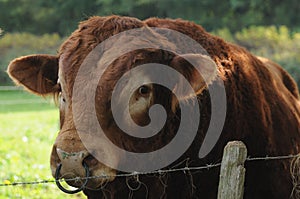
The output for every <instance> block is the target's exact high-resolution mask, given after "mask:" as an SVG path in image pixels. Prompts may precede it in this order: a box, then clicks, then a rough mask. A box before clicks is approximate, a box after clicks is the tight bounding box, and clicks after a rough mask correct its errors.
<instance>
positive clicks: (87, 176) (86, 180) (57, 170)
mask: <svg viewBox="0 0 300 199" xmlns="http://www.w3.org/2000/svg"><path fill="white" fill-rule="evenodd" d="M82 166H83V167H84V169H85V181H84V183H83V184H82V185H81V187H79V188H78V189H75V190H68V189H66V188H64V187H63V186H62V185H61V184H60V180H59V174H60V170H61V167H62V164H59V165H58V167H57V169H56V171H55V183H56V185H57V187H58V188H59V189H60V190H61V191H63V192H65V193H67V194H75V193H78V192H80V191H82V190H83V189H84V188H85V186H86V185H87V183H88V181H89V176H90V171H89V167H88V166H87V164H85V162H83V164H82ZM65 181H68V179H66V180H65Z"/></svg>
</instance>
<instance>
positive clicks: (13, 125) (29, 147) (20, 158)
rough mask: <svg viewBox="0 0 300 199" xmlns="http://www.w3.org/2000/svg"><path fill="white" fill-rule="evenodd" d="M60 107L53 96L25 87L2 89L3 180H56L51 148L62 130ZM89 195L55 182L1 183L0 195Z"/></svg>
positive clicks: (29, 198) (0, 173) (0, 161)
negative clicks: (71, 192) (39, 94)
mask: <svg viewBox="0 0 300 199" xmlns="http://www.w3.org/2000/svg"><path fill="white" fill-rule="evenodd" d="M58 117H59V115H58V110H57V108H56V107H55V105H54V104H53V103H51V100H50V99H43V98H40V97H36V96H33V95H31V94H28V93H26V92H24V91H0V184H11V183H13V182H28V181H40V180H53V178H52V176H51V172H50V166H49V165H50V161H49V160H50V152H51V149H52V144H53V142H54V140H55V137H56V135H57V133H58V126H59V124H58ZM4 198H5V199H7V198H12V199H15V198H22V199H37V198H39V199H40V198H43V199H46V198H47V199H49V198H71V199H74V198H77V199H78V198H85V197H83V194H82V193H80V194H75V195H68V194H65V193H63V192H61V191H60V190H59V189H58V188H57V187H56V185H55V183H47V184H37V185H22V186H1V187H0V199H4Z"/></svg>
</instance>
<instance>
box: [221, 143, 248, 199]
mask: <svg viewBox="0 0 300 199" xmlns="http://www.w3.org/2000/svg"><path fill="white" fill-rule="evenodd" d="M246 157H247V148H246V146H245V144H244V143H243V142H240V141H233V142H229V143H228V144H227V145H226V146H225V148H224V153H223V158H222V164H221V172H220V182H219V190H218V199H242V198H243V194H244V181H245V171H246V169H245V168H244V162H245V160H246Z"/></svg>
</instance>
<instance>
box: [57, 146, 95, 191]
mask: <svg viewBox="0 0 300 199" xmlns="http://www.w3.org/2000/svg"><path fill="white" fill-rule="evenodd" d="M56 152H57V155H58V157H59V159H60V161H61V163H60V164H59V165H58V167H57V169H56V172H55V180H56V184H57V186H58V188H59V189H60V190H62V191H63V192H65V193H68V194H74V193H78V192H80V191H82V190H83V189H84V188H85V186H86V185H87V183H88V180H89V175H90V171H89V168H88V165H87V164H86V163H85V162H84V159H85V158H86V157H88V156H89V153H88V152H87V151H80V152H74V153H68V152H65V151H63V150H61V149H59V148H57V149H56ZM61 178H64V179H65V181H66V182H67V183H68V184H71V185H75V186H76V187H78V186H79V188H78V189H75V190H67V189H66V188H64V187H63V186H62V185H61V184H60V181H59V179H61Z"/></svg>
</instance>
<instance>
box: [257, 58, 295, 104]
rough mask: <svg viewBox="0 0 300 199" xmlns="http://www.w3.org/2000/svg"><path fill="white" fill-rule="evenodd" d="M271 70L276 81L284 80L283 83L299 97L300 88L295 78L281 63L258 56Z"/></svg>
mask: <svg viewBox="0 0 300 199" xmlns="http://www.w3.org/2000/svg"><path fill="white" fill-rule="evenodd" d="M257 58H258V59H259V60H260V61H261V62H262V63H263V64H264V65H265V66H266V67H267V68H268V70H269V71H270V72H271V74H272V75H273V76H274V78H275V79H276V81H279V82H282V83H283V85H284V86H285V87H286V88H287V89H288V90H289V91H290V92H291V93H292V94H293V95H294V96H295V97H296V98H298V99H299V90H298V86H297V84H296V82H295V81H294V80H293V78H292V77H291V75H290V74H288V72H286V71H285V70H284V69H283V68H282V67H281V66H280V65H279V64H277V63H275V62H273V61H271V60H269V59H267V58H264V57H257Z"/></svg>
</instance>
